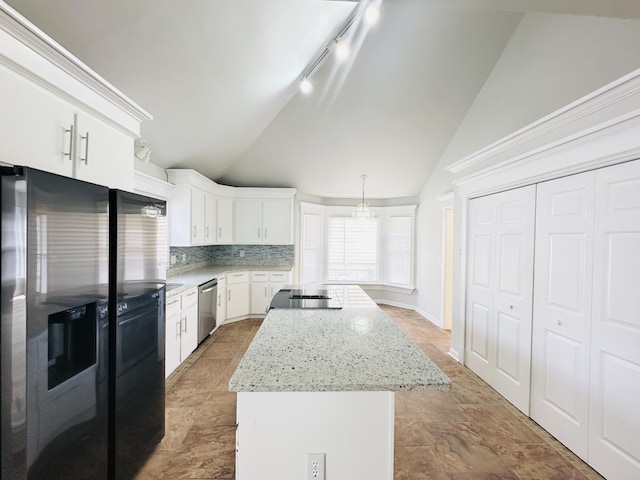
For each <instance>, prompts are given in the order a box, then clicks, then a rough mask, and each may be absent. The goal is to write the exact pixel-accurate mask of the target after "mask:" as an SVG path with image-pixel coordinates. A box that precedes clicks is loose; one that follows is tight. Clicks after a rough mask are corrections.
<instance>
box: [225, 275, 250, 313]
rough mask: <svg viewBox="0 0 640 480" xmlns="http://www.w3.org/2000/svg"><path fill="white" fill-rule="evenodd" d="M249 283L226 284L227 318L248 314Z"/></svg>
mask: <svg viewBox="0 0 640 480" xmlns="http://www.w3.org/2000/svg"><path fill="white" fill-rule="evenodd" d="M249 302H250V297H249V284H248V283H236V284H227V318H235V317H241V316H245V315H248V314H249Z"/></svg>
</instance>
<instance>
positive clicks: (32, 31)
mask: <svg viewBox="0 0 640 480" xmlns="http://www.w3.org/2000/svg"><path fill="white" fill-rule="evenodd" d="M0 57H1V58H2V59H3V62H2V65H0V85H2V88H0V105H2V110H1V112H0V128H1V129H2V132H3V141H2V142H1V144H0V158H1V159H2V161H3V162H6V163H9V164H13V165H25V166H29V167H33V168H37V169H40V170H44V171H48V172H52V173H56V174H59V175H64V176H68V177H74V178H78V179H80V180H85V181H88V182H92V183H96V184H99V185H105V186H108V187H111V188H120V189H122V190H128V191H133V187H134V167H133V143H134V139H135V138H137V137H139V135H140V123H141V122H142V121H143V120H145V119H150V118H151V116H150V115H149V114H148V113H147V112H145V111H144V110H143V109H141V108H140V107H139V106H137V105H136V104H135V103H133V102H132V101H131V100H130V99H128V98H127V97H125V96H124V95H122V94H121V93H120V92H118V91H117V90H116V89H115V88H114V87H113V86H111V85H109V84H108V83H107V82H105V81H104V80H103V79H102V78H101V77H99V76H98V75H97V74H96V73H94V72H93V71H92V70H90V69H89V68H88V67H87V66H85V65H82V63H81V62H80V61H79V60H78V59H77V58H75V57H73V55H71V54H70V53H69V52H67V51H65V50H64V49H63V48H62V47H61V46H60V45H58V44H57V43H56V42H55V41H54V40H53V39H51V38H49V37H48V36H46V35H45V34H44V33H42V32H41V31H39V30H38V29H36V28H35V27H34V26H33V25H32V24H31V23H29V22H28V21H27V20H26V19H25V18H24V17H21V16H20V15H19V14H17V13H16V12H15V11H14V10H12V9H11V8H10V7H9V6H7V5H0Z"/></svg>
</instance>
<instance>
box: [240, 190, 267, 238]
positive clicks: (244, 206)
mask: <svg viewBox="0 0 640 480" xmlns="http://www.w3.org/2000/svg"><path fill="white" fill-rule="evenodd" d="M235 206H236V211H235V233H236V235H235V243H239V244H251V243H262V201H261V200H251V199H238V200H236V202H235Z"/></svg>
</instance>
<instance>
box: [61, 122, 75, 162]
mask: <svg viewBox="0 0 640 480" xmlns="http://www.w3.org/2000/svg"><path fill="white" fill-rule="evenodd" d="M73 129H74V127H73V124H71V126H70V127H69V128H68V129H66V128H65V130H64V132H65V133H68V134H69V152H62V153H63V154H64V156H65V157H69V160H73V157H72V156H71V154H72V153H73Z"/></svg>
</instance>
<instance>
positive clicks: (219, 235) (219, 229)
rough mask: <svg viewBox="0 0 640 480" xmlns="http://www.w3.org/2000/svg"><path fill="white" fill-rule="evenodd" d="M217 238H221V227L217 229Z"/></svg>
mask: <svg viewBox="0 0 640 480" xmlns="http://www.w3.org/2000/svg"><path fill="white" fill-rule="evenodd" d="M218 238H222V227H218Z"/></svg>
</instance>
